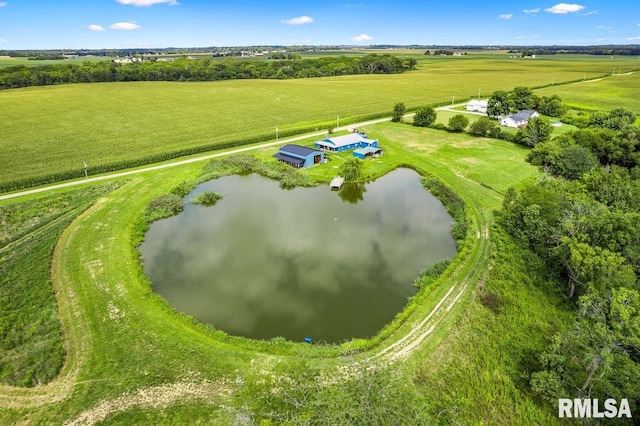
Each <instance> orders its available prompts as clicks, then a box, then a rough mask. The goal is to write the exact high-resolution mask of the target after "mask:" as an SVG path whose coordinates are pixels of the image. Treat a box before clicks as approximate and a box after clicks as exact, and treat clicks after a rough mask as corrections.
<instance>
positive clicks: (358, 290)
mask: <svg viewBox="0 0 640 426" xmlns="http://www.w3.org/2000/svg"><path fill="white" fill-rule="evenodd" d="M208 191H215V192H217V193H219V194H222V199H221V200H220V201H218V203H217V204H216V205H215V206H212V207H204V206H200V205H193V204H189V203H188V200H190V199H191V198H193V196H194V195H196V194H198V193H202V192H208ZM185 202H186V206H185V210H184V212H182V213H180V214H179V215H177V216H174V217H171V218H168V219H164V220H161V221H157V222H154V223H152V224H151V226H150V228H149V231H148V232H147V234H146V235H145V240H144V242H143V244H142V245H141V246H140V251H141V253H142V258H143V264H144V269H145V272H146V273H147V275H148V276H149V278H150V280H151V282H152V283H153V289H154V291H156V292H157V293H159V294H161V295H162V296H163V297H164V298H165V299H166V300H167V301H168V302H169V303H170V304H171V305H172V306H173V307H174V308H175V309H177V310H178V311H180V312H184V313H186V314H189V315H191V316H193V317H195V318H197V319H198V320H200V321H202V322H204V323H207V324H210V325H212V326H213V327H215V328H217V329H220V330H224V331H225V332H227V333H229V334H232V335H239V336H245V337H249V338H255V339H271V338H274V337H278V336H281V337H285V338H287V339H289V340H293V341H302V340H303V339H304V338H305V337H307V336H309V337H312V338H313V339H314V340H316V341H325V342H328V343H336V342H340V341H343V340H348V339H351V338H369V337H372V336H373V335H375V334H376V333H377V332H378V331H380V330H381V329H382V327H383V326H384V325H385V324H386V323H388V322H389V321H390V320H392V319H393V317H394V316H395V315H396V314H397V313H398V312H400V311H401V310H402V309H403V307H404V306H405V305H406V303H407V298H409V297H410V296H412V295H414V294H415V293H416V289H415V287H414V286H413V281H414V280H415V279H416V278H417V277H418V276H419V275H420V271H421V270H422V269H424V268H426V267H428V266H429V265H431V264H433V263H435V262H437V261H438V260H440V259H443V258H452V257H454V256H455V255H456V247H455V241H454V240H453V238H452V236H451V234H450V228H451V225H452V223H453V219H452V218H451V217H450V216H449V215H448V213H447V212H446V210H445V208H444V206H443V205H442V203H441V202H440V201H439V200H438V199H436V198H435V197H434V196H432V195H431V194H430V193H429V192H428V191H427V190H426V189H424V187H423V186H422V184H421V183H420V180H419V175H418V174H417V173H416V172H415V171H413V170H409V169H397V170H395V171H393V172H391V173H389V174H387V175H385V176H383V177H381V178H379V179H377V180H375V181H373V182H369V183H367V184H361V185H352V186H347V187H345V188H343V190H342V191H340V192H339V193H338V192H335V191H333V192H332V191H330V190H329V188H328V186H326V185H321V186H318V187H314V188H295V189H293V190H283V189H281V188H280V187H279V183H278V182H277V181H274V180H270V179H267V178H265V177H262V176H258V175H247V176H239V175H234V176H226V177H222V178H219V179H215V180H212V181H209V182H206V183H204V184H201V185H200V186H198V187H197V188H196V189H195V190H193V191H192V192H191V193H190V194H189V195H187V196H186V197H185Z"/></svg>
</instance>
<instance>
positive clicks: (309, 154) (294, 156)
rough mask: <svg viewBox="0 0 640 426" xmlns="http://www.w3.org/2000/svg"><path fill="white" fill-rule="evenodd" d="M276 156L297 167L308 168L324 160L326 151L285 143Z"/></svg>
mask: <svg viewBox="0 0 640 426" xmlns="http://www.w3.org/2000/svg"><path fill="white" fill-rule="evenodd" d="M274 157H275V158H277V159H278V160H280V161H282V162H283V163H287V164H288V165H290V166H292V167H295V168H307V167H311V166H313V165H315V164H321V163H323V162H324V152H322V151H317V150H315V149H311V148H307V147H304V146H300V145H291V144H289V145H285V146H283V147H282V148H280V150H279V151H278V153H277V154H275V155H274Z"/></svg>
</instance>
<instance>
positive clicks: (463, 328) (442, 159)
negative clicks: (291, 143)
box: [0, 123, 562, 424]
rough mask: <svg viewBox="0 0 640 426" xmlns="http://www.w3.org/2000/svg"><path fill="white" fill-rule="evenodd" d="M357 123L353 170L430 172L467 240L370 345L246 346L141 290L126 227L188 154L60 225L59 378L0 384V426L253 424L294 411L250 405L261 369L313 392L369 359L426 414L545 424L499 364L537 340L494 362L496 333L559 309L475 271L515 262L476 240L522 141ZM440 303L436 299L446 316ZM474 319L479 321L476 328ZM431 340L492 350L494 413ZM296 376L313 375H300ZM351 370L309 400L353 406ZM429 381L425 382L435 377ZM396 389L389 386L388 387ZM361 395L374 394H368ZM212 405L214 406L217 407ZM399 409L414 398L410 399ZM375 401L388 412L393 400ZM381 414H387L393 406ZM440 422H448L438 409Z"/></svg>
mask: <svg viewBox="0 0 640 426" xmlns="http://www.w3.org/2000/svg"><path fill="white" fill-rule="evenodd" d="M367 130H368V131H369V132H370V133H371V134H372V135H373V136H375V137H378V138H379V139H380V143H381V145H382V147H383V149H384V150H385V155H384V156H383V157H381V158H380V159H378V160H371V161H368V162H366V163H365V167H364V173H365V175H366V176H369V177H374V176H377V175H380V174H383V173H385V172H387V171H388V170H390V169H392V168H394V167H396V166H400V165H403V166H411V167H414V168H416V169H417V170H420V171H422V172H423V173H428V174H430V175H432V176H436V177H437V178H438V179H441V180H442V181H443V182H445V183H446V184H447V185H448V186H449V187H450V188H452V189H453V190H454V191H455V192H456V193H458V194H459V195H460V196H461V197H462V198H463V200H464V201H465V203H466V205H467V216H468V221H469V233H468V237H467V240H466V243H465V244H464V246H463V248H462V250H461V252H460V254H459V255H458V256H457V257H456V259H455V260H454V261H453V263H452V265H451V266H450V267H449V268H448V270H447V271H446V272H445V273H444V275H443V276H442V277H441V279H439V280H438V281H436V283H434V285H433V286H430V287H429V288H428V289H426V290H425V291H424V292H423V293H421V294H422V296H420V297H419V298H417V299H415V300H414V301H413V302H412V304H411V309H410V310H409V311H407V312H406V313H405V314H403V315H400V316H399V318H400V320H398V319H397V320H396V321H395V322H394V325H393V326H391V327H390V328H387V329H386V331H384V332H383V335H384V336H385V337H384V339H380V338H379V337H378V338H374V339H373V341H374V342H376V343H375V345H374V346H373V349H372V350H370V351H367V352H365V353H362V354H359V355H351V356H338V357H336V355H337V354H339V353H343V354H346V353H349V352H350V350H351V349H350V348H357V347H367V346H366V345H363V343H362V342H358V341H355V342H353V343H349V344H345V345H341V346H339V347H337V348H332V347H317V348H316V347H313V346H309V345H306V344H302V343H300V344H293V343H283V342H265V343H256V342H251V341H249V340H246V339H238V338H231V337H229V336H226V335H225V334H223V333H220V332H217V331H212V330H211V329H209V328H208V327H204V326H202V325H199V324H197V323H195V322H194V321H193V320H191V319H190V318H188V317H185V316H183V315H179V314H177V313H176V312H175V311H173V309H171V307H170V306H168V304H167V303H166V302H165V301H164V300H163V299H162V298H160V297H159V296H156V295H154V294H153V293H152V292H151V289H150V287H149V284H148V282H147V281H146V280H145V279H144V278H143V277H142V276H141V269H140V266H139V265H138V263H137V254H136V252H135V251H134V250H133V249H132V246H131V238H132V224H133V223H135V222H136V221H137V218H138V217H139V216H140V215H141V213H142V211H143V209H144V207H145V206H146V205H147V203H148V202H149V201H150V200H152V199H154V198H155V197H157V196H158V195H160V194H163V193H165V192H167V191H169V190H171V189H172V188H174V187H176V186H177V185H179V184H180V183H182V182H184V181H185V180H192V179H194V178H196V177H197V176H198V174H199V173H200V169H201V168H202V166H201V165H197V164H193V165H189V166H181V167H177V168H174V169H165V170H164V171H161V172H154V173H151V172H148V173H145V174H143V175H140V176H138V177H136V178H135V179H133V180H132V181H131V182H130V183H128V184H127V185H125V186H123V187H122V188H120V189H118V190H116V191H115V192H113V193H112V194H110V195H108V196H106V197H104V198H103V200H102V201H101V202H100V203H98V204H96V205H94V206H93V207H92V208H91V209H89V210H88V211H87V212H85V213H84V214H82V215H81V216H80V217H79V218H78V219H77V220H76V221H74V223H73V224H72V225H71V226H70V227H69V228H67V229H66V230H65V232H64V233H63V235H62V237H61V239H60V241H59V243H58V246H57V249H56V252H55V253H54V257H53V264H52V265H53V266H52V271H53V277H54V290H55V291H56V293H57V301H58V305H59V311H60V321H61V324H62V327H63V330H64V331H65V336H66V339H67V351H68V358H67V361H66V363H65V366H64V367H63V369H62V372H61V374H60V376H59V377H58V378H57V379H56V380H54V381H53V382H51V383H50V384H48V385H46V386H40V387H37V388H34V389H31V390H26V389H20V388H12V387H7V386H0V423H15V422H20V421H23V420H25V419H27V418H28V419H29V420H30V421H31V422H35V423H62V422H65V421H72V420H74V419H75V420H77V421H78V422H89V423H91V422H95V421H102V420H104V421H105V423H106V424H117V423H119V422H126V421H127V419H133V420H136V419H137V420H136V421H142V422H151V423H155V422H160V423H165V424H166V423H183V422H186V421H190V422H193V421H195V420H198V419H201V420H207V421H211V422H214V423H216V422H220V423H223V424H228V423H232V422H233V421H234V419H238V418H240V417H243V416H250V417H251V418H253V419H254V420H256V421H258V422H259V421H260V420H261V419H266V418H268V416H269V411H268V410H269V409H272V408H275V407H280V408H278V409H282V410H291V413H293V414H295V412H296V410H295V408H294V407H293V406H290V405H287V404H286V401H284V402H282V404H284V405H273V404H275V403H274V401H273V399H271V398H267V399H266V400H265V399H261V395H263V396H264V395H269V394H271V393H272V392H273V390H272V389H273V382H271V380H272V379H273V380H276V381H278V380H285V381H286V380H289V379H287V378H293V379H295V378H296V377H298V376H296V374H298V373H296V372H299V371H300V366H301V365H303V366H305V367H304V368H305V370H308V371H310V372H314V375H309V376H305V377H307V379H304V378H303V379H299V378H298V379H299V380H300V383H299V386H300V389H304V387H305V386H309V385H311V384H312V385H313V386H314V389H315V386H317V384H315V383H317V382H316V381H315V380H316V379H317V378H318V377H328V378H330V377H343V375H344V374H348V373H345V371H347V372H348V371H350V370H351V369H352V368H353V366H354V365H355V364H354V363H356V362H358V363H364V365H368V363H372V364H371V365H377V361H374V360H375V359H379V360H380V362H381V363H383V364H385V365H387V364H388V363H390V364H389V365H395V366H396V367H398V368H399V370H398V371H397V374H396V373H394V374H393V375H392V376H388V375H382V376H380V377H381V378H378V379H376V380H377V381H376V382H375V386H374V389H378V388H379V387H380V386H382V389H381V392H385V393H383V395H388V396H389V397H392V396H394V395H396V396H397V395H404V394H405V392H412V393H415V394H416V395H420V398H421V399H420V401H422V402H421V403H420V404H424V405H421V406H422V409H423V410H425V412H424V413H423V415H424V416H426V418H431V419H435V418H436V417H437V416H438V415H439V412H440V411H441V409H442V407H441V404H442V403H445V404H446V403H449V402H451V403H455V404H458V405H460V407H461V408H462V410H460V412H459V413H458V414H456V416H457V417H456V419H457V420H460V421H463V422H469V423H475V422H479V421H484V422H486V423H489V424H500V423H503V422H504V421H508V420H511V419H515V418H517V416H525V417H523V418H526V419H533V420H534V421H538V423H540V422H545V423H546V422H548V420H549V418H550V417H549V414H548V411H547V409H546V408H544V407H539V406H537V405H536V404H535V403H534V402H533V401H532V400H531V399H530V396H529V395H528V394H527V393H526V391H525V390H524V388H523V385H522V380H521V379H520V378H519V377H517V372H516V370H514V367H513V363H517V362H518V359H517V357H519V356H521V354H522V353H523V352H527V351H534V350H537V349H539V346H540V345H541V344H542V339H541V338H537V339H519V341H521V342H522V344H523V345H524V346H523V347H522V349H521V351H519V352H517V353H516V354H515V355H514V358H513V360H512V361H509V362H505V361H506V360H509V359H512V358H511V357H510V355H509V352H505V353H502V351H503V350H504V349H503V348H504V347H508V345H509V343H510V340H509V339H511V337H509V336H508V335H507V334H506V333H504V332H503V329H510V328H511V327H515V326H516V325H517V324H519V322H520V321H522V319H523V318H530V317H533V318H536V319H535V321H537V322H538V323H539V324H541V326H542V327H543V328H545V329H548V328H553V327H556V325H554V324H556V322H557V320H554V319H553V318H557V317H558V315H562V314H561V308H557V307H554V305H550V306H546V305H545V308H544V310H542V311H541V310H540V309H541V308H540V307H539V305H538V304H537V303H530V304H527V303H525V302H526V301H527V300H529V299H528V298H536V297H539V295H538V294H532V293H531V289H530V288H529V287H527V286H515V287H514V286H513V283H512V282H511V281H509V282H507V281H505V280H504V278H501V276H500V275H498V276H496V277H494V276H493V275H492V276H491V278H488V277H487V275H486V271H487V267H488V264H489V263H490V262H491V259H492V258H494V259H495V258H497V259H500V258H504V261H503V263H500V262H498V263H497V264H496V266H494V268H498V267H500V268H504V267H506V266H502V265H509V264H511V263H512V262H513V261H514V259H519V257H518V256H519V255H518V254H517V253H513V250H511V249H510V248H508V247H507V248H506V249H505V250H504V252H503V251H496V249H495V248H494V247H493V246H492V244H491V239H490V227H491V223H492V212H493V210H495V209H497V208H499V206H500V203H501V198H502V197H501V195H500V193H499V192H502V191H504V190H505V189H506V188H507V187H508V186H510V185H517V184H518V183H520V182H523V181H526V180H529V179H534V178H535V177H536V176H537V174H538V171H537V170H536V169H535V168H534V167H532V166H530V165H528V164H526V163H525V162H524V157H525V155H526V152H527V150H526V149H525V148H523V147H521V146H518V145H514V144H510V143H507V142H503V141H497V140H491V139H486V138H474V137H470V136H468V135H464V134H463V135H459V134H450V133H447V132H442V131H436V130H432V129H421V128H416V127H413V126H411V125H407V124H392V123H384V124H380V125H375V126H371V127H370V128H369V129H367ZM272 153H273V150H268V149H263V150H261V151H260V152H259V153H258V156H259V157H263V158H265V159H269V161H274V160H272V159H270V154H272ZM335 161H338V160H334V161H332V162H330V163H328V164H326V165H322V166H318V167H315V168H312V169H310V170H305V171H303V173H305V174H307V175H308V176H309V177H312V178H313V179H316V180H319V181H326V180H327V179H328V178H329V177H330V176H333V175H334V173H335V170H334V168H333V167H334V166H335V165H336V164H337V163H336V162H335ZM490 187H491V188H493V189H491V188H490ZM498 191H499V192H498ZM16 202H17V201H14V202H9V203H5V204H8V205H12V204H14V203H16ZM213 208H215V207H213ZM523 256H524V255H523ZM500 270H501V269H500ZM487 279H489V281H486V280H487ZM491 283H492V284H491ZM477 286H479V287H477ZM483 286H486V287H487V288H490V289H491V291H494V292H500V293H501V294H502V293H504V295H503V297H502V296H501V297H502V298H501V300H502V301H503V302H504V303H505V305H504V306H509V304H510V303H512V302H510V300H512V299H513V300H519V301H520V302H522V305H518V306H519V307H518V308H517V309H518V315H514V316H513V317H511V316H508V317H505V319H504V320H500V321H496V320H492V319H483V318H485V317H486V310H485V308H483V307H482V304H481V302H480V301H479V300H478V298H477V297H476V296H475V295H474V294H475V292H474V291H473V289H474V288H476V287H477V291H484V290H483V288H484V287H483ZM454 290H455V291H454ZM452 291H453V293H452ZM456 295H457V296H456ZM439 300H442V301H446V304H445V305H443V308H441V309H438V306H439V305H441V304H442V303H443V302H440V303H438V301H439ZM456 302H459V303H456ZM446 306H449V307H448V308H447V309H446V310H445V309H444V307H446ZM467 308H469V309H470V310H468V312H469V313H468V314H465V316H466V319H465V320H464V321H463V322H462V323H459V319H460V318H461V315H462V312H467ZM430 312H435V314H436V316H435V317H434V318H437V321H436V322H434V323H433V324H434V327H435V331H434V332H433V334H428V335H424V336H423V337H420V336H419V335H416V333H420V332H423V331H424V330H426V328H428V325H427V326H426V327H425V328H424V329H422V328H421V327H419V326H418V323H420V322H421V321H423V320H422V319H423V318H426V317H429V316H431V315H433V314H429V313H430ZM514 312H515V311H514ZM541 313H542V314H543V315H542V316H540V315H541ZM503 321H507V322H503ZM548 321H550V322H549V323H548V324H547V322H548ZM456 324H458V325H456ZM478 324H482V326H481V327H482V328H481V329H480V330H478V328H477V327H479V325H478ZM527 324H528V323H527ZM545 324H546V325H545ZM436 326H437V327H436ZM452 327H453V328H452ZM421 330H422V331H421ZM450 330H453V333H450ZM477 333H480V334H481V335H482V334H484V333H491V334H492V335H494V336H495V338H496V340H493V339H492V340H488V339H479V340H478V339H477V337H475V336H478V334H477ZM403 336H411V339H412V340H409V341H410V342H419V343H420V345H419V346H416V347H415V348H413V349H411V347H406V346H403V345H400V343H402V342H403V340H404V337H403ZM525 337H526V336H525ZM415 339H419V340H415ZM443 342H450V343H448V345H446V346H445V348H449V347H453V348H457V347H459V346H462V347H467V346H468V345H470V344H472V345H473V346H474V348H476V351H467V352H466V353H458V354H457V355H456V357H457V358H456V359H457V360H458V361H459V362H461V363H463V365H469V368H475V367H473V366H472V365H478V364H471V363H472V362H473V363H476V362H477V360H476V359H475V358H474V357H477V356H480V355H481V354H483V353H485V352H486V353H491V352H493V353H495V351H498V352H500V353H501V354H502V355H501V357H502V358H501V359H500V360H499V361H500V362H498V360H494V362H493V363H492V364H491V367H490V368H491V370H489V371H487V374H490V376H487V377H492V376H491V375H500V376H501V377H502V379H501V381H500V385H495V386H494V387H492V388H491V389H490V390H489V391H488V392H487V393H486V398H488V399H492V400H493V401H496V405H497V407H498V408H497V409H499V410H500V412H499V413H498V414H500V415H499V416H498V417H492V414H491V413H490V412H486V411H484V410H485V409H486V407H488V402H486V403H485V402H483V403H482V405H479V407H483V409H482V410H474V408H473V407H474V404H473V401H471V400H466V403H465V404H462V403H461V402H460V401H459V398H461V397H462V395H463V394H464V393H466V394H467V395H472V394H473V393H474V392H476V391H477V388H475V386H476V385H478V384H480V383H481V382H478V381H477V380H472V379H471V377H472V376H473V375H472V374H469V375H468V376H466V375H465V377H462V375H461V373H460V374H455V375H454V374H453V373H452V372H451V368H453V367H452V365H451V363H450V362H442V357H449V355H447V354H446V352H445V354H443V352H442V351H443V350H445V349H441V350H437V351H436V349H437V348H438V347H440V346H441V344H442V343H443ZM455 350H458V349H455ZM434 351H435V352H434ZM402 354H405V355H402ZM396 356H398V357H399V356H405V357H406V361H405V362H401V363H395V362H394V360H395V359H396V358H395V357H396ZM403 359H404V358H403ZM401 366H403V367H402V368H400V367H401ZM396 367H393V368H394V369H395V368H396ZM390 368H391V367H390ZM427 368H428V369H429V371H427V370H426V369H427ZM478 368H483V367H481V366H479V367H478ZM461 371H462V370H461ZM427 373H428V374H427ZM316 375H317V376H316ZM483 377H484V376H483ZM265 378H266V381H265ZM311 378H313V379H314V381H313V382H308V381H307V380H311ZM440 378H443V379H444V378H447V380H451V384H452V386H454V387H455V388H456V389H457V391H456V392H457V393H458V395H459V396H454V395H452V394H451V392H453V389H454V388H453V387H448V386H444V387H443V385H442V383H441V381H440ZM293 379H292V380H293ZM298 379H295V380H298ZM322 380H325V381H326V380H329V379H322ZM353 380H356V379H354V378H353V377H351V376H349V375H347V376H344V380H341V381H340V382H339V383H332V382H331V381H328V382H326V383H325V384H324V385H322V386H321V389H319V390H317V389H316V391H315V393H314V394H313V398H317V401H322V400H324V399H327V400H332V399H331V398H339V400H340V402H341V403H342V404H346V405H344V406H343V407H342V408H341V409H343V410H348V411H352V410H353V409H356V407H360V406H359V405H358V406H356V405H350V404H356V402H354V401H355V399H353V400H352V399H350V398H347V396H348V395H350V394H349V389H350V388H351V387H353V386H360V385H361V384H362V383H365V384H366V383H369V382H367V380H370V378H366V377H365V378H364V379H362V380H363V381H362V382H360V381H357V380H356V381H355V382H354V381H353ZM430 381H436V383H435V384H437V386H435V385H433V384H434V383H431V382H430ZM284 383H287V382H284ZM376 386H377V387H376ZM399 387H402V388H403V389H404V391H403V392H401V393H398V392H397V391H396V389H399ZM71 389H73V390H71ZM504 390H507V391H506V393H505V392H504ZM231 395H232V396H233V397H232V398H231ZM336 395H342V396H339V397H336ZM368 396H369V397H371V398H374V396H375V395H368ZM309 398H311V396H309ZM465 398H468V396H467V397H465ZM150 401H153V402H150ZM406 401H407V400H406V399H405V400H404V403H406ZM438 401H442V402H438ZM416 403H417V402H416ZM50 404H55V409H51V408H52V405H50ZM150 404H152V405H150ZM219 404H221V405H224V406H226V407H227V408H226V409H224V410H222V409H220V408H219V407H220V405H219ZM265 404H266V405H265ZM410 406H411V407H414V406H415V404H414V402H411V403H410ZM381 407H382V408H383V409H385V410H394V409H397V408H398V407H396V406H394V405H393V404H388V408H384V407H385V405H383V406H381ZM507 407H511V408H512V409H513V410H514V411H513V413H509V414H507V413H506V410H507ZM321 412H322V411H320V412H317V413H316V414H318V413H321ZM385 413H387V414H393V412H392V411H389V412H385ZM382 414H384V413H382ZM447 418H450V419H452V420H455V419H453V417H451V415H450V413H449V414H447Z"/></svg>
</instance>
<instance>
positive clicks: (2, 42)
mask: <svg viewBox="0 0 640 426" xmlns="http://www.w3.org/2000/svg"><path fill="white" fill-rule="evenodd" d="M4 43H9V40H7V39H6V38H0V44H4Z"/></svg>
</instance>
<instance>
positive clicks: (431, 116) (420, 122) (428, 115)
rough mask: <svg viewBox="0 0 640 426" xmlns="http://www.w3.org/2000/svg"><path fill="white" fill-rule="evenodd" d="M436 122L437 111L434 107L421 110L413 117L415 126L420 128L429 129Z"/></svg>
mask: <svg viewBox="0 0 640 426" xmlns="http://www.w3.org/2000/svg"><path fill="white" fill-rule="evenodd" d="M435 122H436V110H435V109H433V107H423V108H420V109H419V110H418V111H416V115H415V116H414V117H413V125H414V126H418V127H429V126H431V125H432V124H433V123H435Z"/></svg>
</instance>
